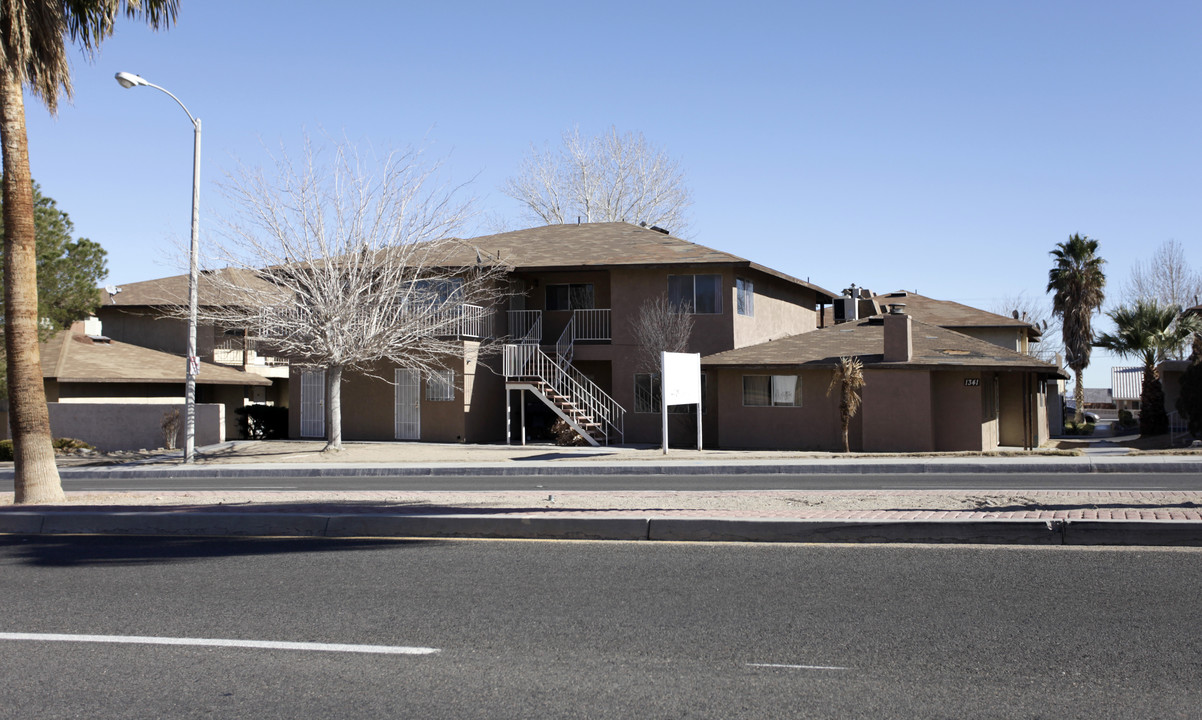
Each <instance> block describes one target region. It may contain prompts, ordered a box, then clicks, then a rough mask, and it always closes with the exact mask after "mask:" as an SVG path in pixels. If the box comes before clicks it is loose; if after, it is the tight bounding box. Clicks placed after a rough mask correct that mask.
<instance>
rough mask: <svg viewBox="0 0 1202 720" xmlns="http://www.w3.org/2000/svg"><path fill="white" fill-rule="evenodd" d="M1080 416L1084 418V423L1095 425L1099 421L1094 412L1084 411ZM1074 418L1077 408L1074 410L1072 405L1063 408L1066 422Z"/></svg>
mask: <svg viewBox="0 0 1202 720" xmlns="http://www.w3.org/2000/svg"><path fill="white" fill-rule="evenodd" d="M1082 415H1083V416H1084V417H1085V422H1090V423H1096V422H1097V421H1098V420H1099V418H1098V414H1097V413H1096V412H1090V411H1089V410H1086V411H1085V412H1083V413H1082ZM1076 416H1077V408H1075V407H1074V406H1072V405H1065V406H1064V419H1065V420H1066V421H1067V420H1072V419H1073V418H1075V417H1076Z"/></svg>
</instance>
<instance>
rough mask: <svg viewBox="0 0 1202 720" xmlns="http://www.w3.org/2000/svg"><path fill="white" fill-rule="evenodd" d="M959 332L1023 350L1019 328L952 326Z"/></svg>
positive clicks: (1015, 349) (998, 344) (1014, 349)
mask: <svg viewBox="0 0 1202 720" xmlns="http://www.w3.org/2000/svg"><path fill="white" fill-rule="evenodd" d="M952 329H953V330H955V331H956V332H958V333H963V334H964V335H968V336H970V337H975V338H977V339H979V340H984V341H985V342H987V343H993V344H994V345H997V346H998V347H1004V348H1007V349H1008V350H1013V351H1015V352H1023V343H1022V337H1023V335H1022V332H1021V331H1020V330H1019V329H1017V328H972V327H966V328H961V327H958V328H952Z"/></svg>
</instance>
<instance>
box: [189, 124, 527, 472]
mask: <svg viewBox="0 0 1202 720" xmlns="http://www.w3.org/2000/svg"><path fill="white" fill-rule="evenodd" d="M332 154H333V157H332V158H331V160H330V161H329V162H324V161H323V160H322V157H321V156H322V153H321V152H319V151H318V150H317V149H315V148H314V146H313V144H312V143H311V142H309V141H308V140H306V143H305V148H304V154H303V157H302V158H301V160H300V162H299V163H294V162H293V160H292V158H291V157H290V156H289V155H288V154H287V153H286V152H282V153H281V154H279V155H276V156H273V158H272V160H273V161H274V166H273V168H272V169H273V171H274V172H273V173H272V174H271V175H268V174H265V173H264V171H263V170H262V169H253V170H252V169H248V168H244V167H243V168H240V169H239V171H238V172H237V173H236V174H234V175H232V176H231V177H230V181H229V183H228V184H227V185H226V186H225V188H224V190H225V193H226V195H227V197H228V198H229V200H230V201H231V205H232V207H233V208H234V211H233V212H234V214H233V215H232V216H231V217H230V218H227V219H226V220H225V222H224V226H223V230H222V233H221V236H222V240H221V241H220V242H219V243H217V244H215V245H213V244H210V248H213V251H212V253H211V255H210V257H209V258H206V261H207V262H206V264H207V265H209V266H210V267H213V266H216V267H223V268H224V269H223V270H221V271H218V272H206V273H205V274H204V276H203V277H202V285H201V287H202V290H203V293H204V296H205V297H204V301H203V304H202V307H201V310H200V321H201V322H204V323H209V324H212V325H216V326H218V327H223V328H227V329H232V328H243V329H246V330H248V331H249V333H250V335H251V336H253V337H254V338H255V339H256V340H258V341H260V342H263V343H266V344H268V345H269V346H271V347H272V348H273V349H274V351H275V352H278V353H279V354H281V355H283V356H285V357H288V358H290V359H291V360H292V361H293V362H295V363H297V364H298V365H301V366H313V367H317V368H322V369H324V370H325V371H326V374H327V377H326V420H327V422H326V433H327V445H326V448H327V449H328V450H337V449H340V448H341V445H342V423H341V393H340V385H341V380H342V375H343V373H344V372H345V371H347V370H354V371H359V372H363V373H367V374H372V373H374V372H375V371H376V370H377V369H378V368H379V367H381V366H382V365H384V364H390V365H395V366H400V367H404V368H411V369H416V370H418V371H421V372H422V373H423V374H429V373H433V372H436V371H439V370H443V369H444V368H446V366H447V365H448V364H449V363H451V362H452V361H454V359H455V358H457V357H462V356H463V354H464V343H463V341H462V337H464V336H470V337H486V336H487V335H488V334H489V333H488V332H487V330H488V325H487V324H488V323H489V322H490V321H491V318H492V314H493V312H494V311H495V308H496V306H497V305H498V304H499V302H500V300H501V298H502V296H503V295H504V294H505V292H506V291H505V290H504V288H505V284H504V283H503V275H504V268H503V267H502V266H501V265H500V264H499V263H498V262H497V261H496V259H495V258H490V257H488V256H487V255H486V254H484V253H481V252H480V251H479V250H477V249H476V248H473V247H470V246H468V245H467V244H466V243H465V242H463V241H461V240H457V239H453V238H452V237H451V236H452V234H453V233H454V231H455V230H456V228H457V227H458V226H459V225H460V224H461V222H462V221H463V219H464V217H465V216H466V214H467V211H468V208H469V206H470V204H471V203H470V201H467V202H463V201H459V200H457V199H456V195H457V190H458V189H459V188H454V187H448V186H446V185H442V184H439V183H438V181H437V170H438V164H437V163H434V164H429V163H426V162H425V161H424V159H423V157H422V154H421V152H420V150H413V149H410V150H406V151H404V152H395V153H391V154H388V155H387V156H385V157H383V158H381V159H378V160H373V159H371V158H364V157H362V156H360V155H359V154H358V153H357V152H356V150H355V149H354V148H353V147H351V146H349V145H348V144H346V143H341V144H337V145H336V146H335V147H334V148H333V150H332ZM387 380H389V381H390V382H391V378H387Z"/></svg>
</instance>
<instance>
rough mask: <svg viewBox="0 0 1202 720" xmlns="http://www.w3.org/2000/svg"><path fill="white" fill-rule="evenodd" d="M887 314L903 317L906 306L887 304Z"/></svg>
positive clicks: (902, 304) (903, 304)
mask: <svg viewBox="0 0 1202 720" xmlns="http://www.w3.org/2000/svg"><path fill="white" fill-rule="evenodd" d="M889 314H890V315H905V314H906V304H905V303H889Z"/></svg>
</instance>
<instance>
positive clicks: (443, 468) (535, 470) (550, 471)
mask: <svg viewBox="0 0 1202 720" xmlns="http://www.w3.org/2000/svg"><path fill="white" fill-rule="evenodd" d="M1198 472H1202V458H1199V459H1197V460H1182V459H1176V458H1174V459H1171V460H1163V461H1149V460H1146V459H1143V460H1136V459H1132V460H1122V459H1117V458H1107V459H1102V458H1096V459H1095V458H1065V459H1052V458H1048V459H1045V460H1025V459H1024V460H1021V461H1013V460H1009V459H1007V458H998V459H996V460H994V461H980V460H977V461H973V462H954V461H950V462H949V461H939V462H930V461H912V462H855V461H848V462H837V463H830V462H824V463H797V462H783V463H782V462H763V463H757V462H730V463H727V462H701V461H695V460H682V461H676V462H669V463H656V464H651V463H643V462H621V463H617V462H609V463H602V462H591V463H556V464H552V465H548V464H547V463H546V462H530V463H525V462H521V461H513V462H505V463H479V464H469V463H463V464H453V463H445V464H437V465H414V466H406V465H388V466H382V465H353V464H337V465H321V466H314V465H301V464H297V465H280V464H268V463H264V464H258V465H209V466H199V467H198V466H190V467H189V466H184V465H178V466H171V467H161V466H160V467H148V466H136V467H130V466H109V467H83V468H69V467H66V468H61V469H60V470H59V474H60V475H61V476H62V477H63V478H74V479H81V480H82V479H134V478H172V479H197V478H254V477H257V478H274V477H356V476H357V477H439V476H442V477H462V476H481V477H488V476H495V477H505V476H508V477H513V476H560V475H578V476H599V475H869V474H922V475H927V474H938V473H942V474H957V473H958V474H978V473H988V474H996V473H1007V474H1031V473H1076V474H1091V473H1137V474H1162V473H1198ZM12 476H13V473H12V471H11V470H9V471H0V479H11V478H12Z"/></svg>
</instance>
